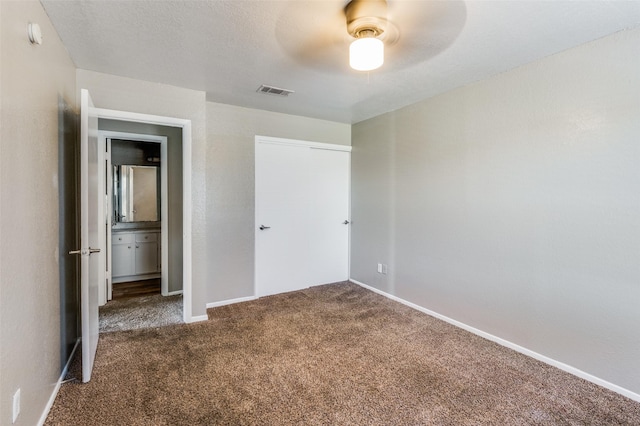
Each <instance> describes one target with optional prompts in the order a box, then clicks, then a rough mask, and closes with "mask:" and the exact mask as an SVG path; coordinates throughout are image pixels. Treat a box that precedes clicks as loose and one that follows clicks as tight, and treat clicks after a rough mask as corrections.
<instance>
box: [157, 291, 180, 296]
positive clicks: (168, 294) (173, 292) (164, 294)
mask: <svg viewBox="0 0 640 426" xmlns="http://www.w3.org/2000/svg"><path fill="white" fill-rule="evenodd" d="M178 294H182V290H176V291H168V292H166V293H162V295H163V296H176V295H178Z"/></svg>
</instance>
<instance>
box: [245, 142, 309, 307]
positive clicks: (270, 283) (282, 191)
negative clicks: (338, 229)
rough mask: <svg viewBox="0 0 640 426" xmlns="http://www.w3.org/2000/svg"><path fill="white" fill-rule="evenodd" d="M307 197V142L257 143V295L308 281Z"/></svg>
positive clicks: (290, 288) (306, 284)
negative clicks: (304, 143) (305, 145)
mask: <svg viewBox="0 0 640 426" xmlns="http://www.w3.org/2000/svg"><path fill="white" fill-rule="evenodd" d="M308 199H309V148H307V147H300V146H292V145H278V144H266V143H257V144H256V240H255V244H256V277H255V280H256V284H255V285H256V296H259V297H260V296H266V295H269V294H276V293H284V292H287V291H294V290H299V289H302V288H306V287H308V282H309V238H308V232H309V203H308ZM261 228H262V229H261Z"/></svg>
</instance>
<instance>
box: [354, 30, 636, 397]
mask: <svg viewBox="0 0 640 426" xmlns="http://www.w3.org/2000/svg"><path fill="white" fill-rule="evenodd" d="M639 117H640V29H636V30H633V31H627V32H621V33H617V34H614V35H612V36H609V37H607V38H604V39H601V40H598V41H595V42H592V43H589V44H586V45H583V46H580V47H577V48H574V49H571V50H568V51H565V52H563V53H560V54H557V55H555V56H552V57H549V58H546V59H543V60H541V61H538V62H535V63H532V64H529V65H526V66H523V67H521V68H518V69H515V70H512V71H510V72H507V73H504V74H501V75H498V76H496V77H493V78H490V79H487V80H485V81H482V82H479V83H477V84H474V85H471V86H468V87H465V88H461V89H458V90H454V91H452V92H449V93H446V94H443V95H441V96H438V97H435V98H432V99H428V100H425V101H422V102H420V103H417V104H414V105H412V106H409V107H407V108H404V109H401V110H399V111H396V112H392V113H388V114H385V115H383V116H380V117H377V118H373V119H371V120H368V121H364V122H361V123H358V124H356V125H355V126H353V129H352V132H353V134H352V138H353V140H352V144H353V147H354V148H353V153H352V158H353V160H352V161H353V168H352V173H353V177H352V179H353V180H352V182H353V188H352V192H353V199H352V210H353V212H352V218H353V228H352V251H351V256H352V264H351V276H352V278H354V279H356V280H358V281H361V282H364V283H366V284H370V285H372V286H375V287H377V288H379V289H381V290H383V291H387V292H390V293H392V294H394V295H397V296H398V297H400V298H403V299H405V300H408V301H411V302H413V303H416V304H418V305H420V306H423V307H426V308H428V309H431V310H433V311H435V312H438V313H440V314H443V315H446V316H448V317H450V318H453V319H455V320H458V321H461V322H463V323H466V324H468V325H471V326H473V327H476V328H477V329H480V330H483V331H485V332H488V333H491V334H493V335H495V336H498V337H501V338H503V339H506V340H508V341H511V342H513V343H516V344H518V345H521V346H523V347H525V348H528V349H530V350H533V351H535V352H538V353H540V354H542V355H545V356H548V357H550V358H552V359H555V360H557V361H561V362H563V363H566V364H568V365H571V366H573V367H576V368H578V369H580V370H583V371H585V372H587V373H590V374H592V375H594V376H596V377H599V378H601V379H604V380H606V381H609V382H612V383H614V384H616V385H619V386H622V387H624V388H626V389H628V390H631V391H633V392H636V393H640V368H639V364H638V360H640V328H639V327H638V325H639V324H640V309H639V305H640V285H638V284H639V283H640V220H639V218H640V190H639V188H640V143H639V139H640V119H639ZM378 262H383V263H388V264H389V272H390V273H389V275H387V276H383V275H379V274H377V273H376V263H378Z"/></svg>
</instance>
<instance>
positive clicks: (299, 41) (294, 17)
mask: <svg viewBox="0 0 640 426" xmlns="http://www.w3.org/2000/svg"><path fill="white" fill-rule="evenodd" d="M387 19H388V22H387V26H386V29H385V33H383V34H382V35H381V36H380V39H381V40H383V41H384V43H385V63H384V65H383V66H382V67H381V68H380V70H379V71H376V72H384V71H385V70H395V69H401V68H405V67H409V66H411V65H415V64H418V63H421V62H424V61H427V60H429V59H430V58H432V57H433V56H435V55H437V54H438V53H440V52H441V51H443V50H444V49H446V48H447V47H449V46H450V45H451V44H452V43H453V42H454V41H455V39H456V37H457V36H458V35H459V34H460V32H461V31H462V28H463V27H464V24H465V21H466V6H465V4H464V1H462V0H449V1H427V0H395V1H389V2H388V10H387ZM275 32H276V39H277V40H278V43H279V44H280V46H281V47H282V49H283V50H284V51H285V53H286V54H287V55H288V56H289V57H291V58H292V59H293V60H294V61H296V62H297V63H299V64H301V65H303V66H306V67H309V68H312V69H314V70H317V71H322V72H328V73H343V72H345V71H349V70H350V68H349V65H348V61H349V44H350V43H351V42H352V41H353V40H354V38H353V37H352V36H350V35H349V34H348V33H347V22H346V16H345V3H344V2H343V1H337V0H323V1H313V0H312V1H296V2H292V3H290V4H289V5H288V6H287V7H286V8H285V10H284V12H283V13H282V14H281V16H280V17H279V19H278V21H277V25H276V30H275Z"/></svg>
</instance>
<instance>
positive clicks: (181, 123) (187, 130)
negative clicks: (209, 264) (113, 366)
mask: <svg viewBox="0 0 640 426" xmlns="http://www.w3.org/2000/svg"><path fill="white" fill-rule="evenodd" d="M96 111H97V115H98V118H106V119H110V120H119V121H130V122H134V123H146V124H155V125H159V126H167V127H180V128H182V217H183V219H182V259H183V263H182V265H183V266H182V301H183V307H182V316H183V320H184V322H185V323H191V322H194V321H196V320H197V318H196V319H194V318H193V316H192V314H191V312H192V306H193V305H192V300H191V299H192V290H191V285H192V265H191V264H192V261H191V257H192V251H191V120H185V119H182V118H173V117H163V116H159V115H150V114H140V113H136V112H127V111H118V110H111V109H103V108H96ZM163 198H164V197H163ZM163 223H164V220H163ZM164 234H166V232H164V230H163V235H164ZM163 239H164V237H163ZM165 252H166V250H163V251H162V253H163V263H162V265H163V267H164V265H166V263H165V262H164V253H165Z"/></svg>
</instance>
